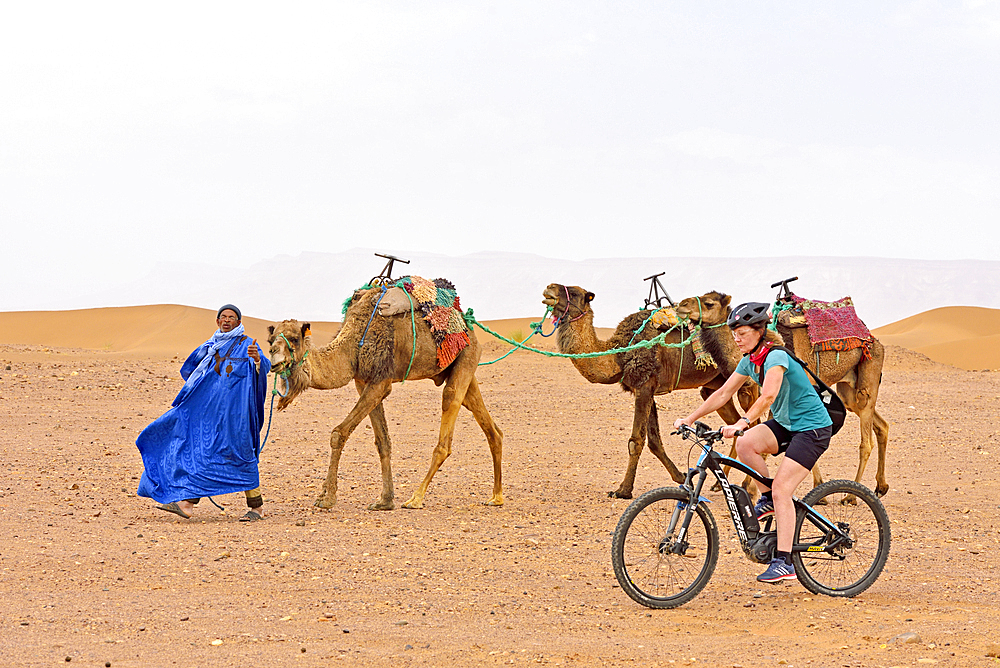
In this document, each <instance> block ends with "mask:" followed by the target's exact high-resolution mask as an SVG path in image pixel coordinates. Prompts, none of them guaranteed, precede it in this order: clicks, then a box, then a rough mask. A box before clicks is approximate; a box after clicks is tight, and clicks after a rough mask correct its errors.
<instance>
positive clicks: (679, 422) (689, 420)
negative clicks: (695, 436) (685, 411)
mask: <svg viewBox="0 0 1000 668" xmlns="http://www.w3.org/2000/svg"><path fill="white" fill-rule="evenodd" d="M681 425H684V426H686V427H692V426H694V420H693V419H692V418H691V416H690V415H689V416H688V417H685V418H678V419H676V420H674V429H680V428H681Z"/></svg>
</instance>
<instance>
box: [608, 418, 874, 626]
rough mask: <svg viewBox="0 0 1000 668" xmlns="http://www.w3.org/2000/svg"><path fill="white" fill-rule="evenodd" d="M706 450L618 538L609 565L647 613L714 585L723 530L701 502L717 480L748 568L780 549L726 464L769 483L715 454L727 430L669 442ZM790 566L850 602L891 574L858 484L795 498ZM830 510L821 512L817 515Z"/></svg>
mask: <svg viewBox="0 0 1000 668" xmlns="http://www.w3.org/2000/svg"><path fill="white" fill-rule="evenodd" d="M676 434H680V436H681V437H682V438H685V439H690V440H693V441H694V444H693V445H692V446H691V447H692V450H693V449H694V448H695V447H699V448H700V449H701V454H700V456H699V458H698V462H697V464H696V465H695V466H694V467H693V468H690V469H688V473H687V477H686V479H685V481H684V484H683V485H681V486H680V487H661V488H659V489H654V490H651V491H649V492H646V493H645V494H643V495H642V496H640V497H639V498H637V499H636V500H635V501H633V502H632V503H631V504H630V505H629V507H628V508H626V509H625V512H624V513H623V514H622V517H621V519H620V520H619V521H618V526H617V528H616V529H615V533H614V538H613V539H612V541H611V563H612V566H613V567H614V573H615V577H616V578H617V579H618V583H619V584H620V585H621V588H622V590H623V591H624V592H625V593H626V594H628V595H629V596H630V597H631V598H632V599H633V600H634V601H636V602H637V603H640V604H642V605H644V606H646V607H649V608H676V607H677V606H680V605H683V604H685V603H687V602H688V601H690V600H691V599H693V598H694V597H695V596H697V595H698V593H699V592H701V590H702V589H704V587H705V585H707V584H708V581H709V579H710V578H711V577H712V573H713V572H714V571H715V566H716V563H717V562H718V559H719V528H718V526H717V525H716V523H715V518H714V517H713V515H712V512H711V511H710V510H709V508H708V504H709V503H711V501H710V500H709V499H707V498H705V497H704V496H702V495H701V492H702V489H703V488H704V486H705V481H706V479H707V478H708V473H709V471H711V472H712V473H713V474H714V475H715V477H716V479H717V480H718V481H719V484H720V486H721V487H722V493H723V496H724V497H725V502H726V510H727V511H728V512H729V516H730V517H731V518H732V520H733V526H734V527H735V529H736V535H737V536H739V540H740V546H741V547H742V548H743V552H744V554H745V555H746V556H747V558H749V559H750V560H751V561H755V562H757V563H760V564H766V563H770V561H771V559H773V558H774V556H775V552H776V550H777V544H778V536H777V531H776V528H772V527H773V522H774V518H773V516H772V517H766V518H765V519H764V520H763V524H762V523H761V522H760V521H759V520H758V519H757V515H756V513H755V512H754V505H753V503H751V501H750V495H749V493H748V492H747V491H746V490H745V489H744V488H743V487H740V486H738V485H732V484H730V482H729V479H728V478H727V477H726V474H725V472H724V471H723V469H722V467H723V465H728V466H731V467H732V468H733V469H737V470H739V471H741V472H743V473H745V474H747V475H749V476H750V477H751V478H753V479H754V480H756V481H757V482H759V483H762V484H764V485H767V486H768V487H770V486H771V483H772V482H773V479H771V478H766V477H764V476H762V475H760V474H759V473H757V472H756V471H754V470H753V469H752V468H750V467H749V466H747V465H746V464H744V463H743V462H740V461H738V460H735V459H731V458H729V457H725V456H723V455H721V454H719V453H718V452H716V451H715V450H714V447H713V446H714V445H715V443H717V442H719V441H721V440H722V439H723V437H722V432H721V430H715V431H713V430H712V429H711V428H710V427H709V426H708V425H706V424H703V423H701V422H696V423H695V426H694V428H692V427H688V426H687V425H684V426H682V427H681V428H680V429H679V430H677V431H675V432H673V433H672V434H671V435H676ZM794 503H795V534H794V536H793V539H792V543H793V544H792V563H793V564H794V565H795V573H796V575H797V577H798V580H799V582H801V583H802V585H803V586H804V587H805V588H806V589H808V590H809V591H811V592H813V593H814V594H824V595H827V596H841V597H852V596H857V595H858V594H860V593H861V592H863V591H865V590H866V589H868V588H869V587H870V586H871V585H872V584H873V583H874V582H875V580H876V579H878V576H879V575H880V574H881V573H882V569H883V568H884V567H885V562H886V559H888V558H889V544H890V541H891V537H890V530H889V516H888V514H887V513H886V511H885V507H884V506H883V505H882V502H881V501H879V499H878V497H877V496H875V494H874V493H873V492H872V491H871V490H870V489H868V488H867V487H865V486H864V485H861V484H858V483H856V482H854V481H853V480H830V481H828V482H825V483H823V484H821V485H819V486H817V487H815V488H813V489H812V491H810V492H809V493H808V494H806V495H805V496H804V497H803V498H802V499H799V498H798V497H794ZM817 505H823V512H822V513H821V512H819V511H818V510H817V509H816V508H815V506H817Z"/></svg>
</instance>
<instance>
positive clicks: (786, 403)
mask: <svg viewBox="0 0 1000 668" xmlns="http://www.w3.org/2000/svg"><path fill="white" fill-rule="evenodd" d="M776 366H780V367H781V368H783V369H784V370H785V375H784V376H783V377H782V379H781V388H780V389H779V390H778V396H777V397H776V398H775V400H774V403H773V404H771V412H772V413H773V414H774V419H775V420H777V421H778V424H780V425H781V426H782V427H784V428H785V429H787V430H788V431H808V430H810V429H819V428H821V427H829V426H830V425H832V424H833V421H832V420H831V419H830V414H829V413H827V411H826V406H824V405H823V402H822V401H820V399H819V395H818V394H816V390H815V388H813V384H812V383H810V382H809V376H808V375H807V374H806V370H805V369H803V368H802V365H801V364H799V363H798V362H795V361H794V360H792V358H791V357H789V356H788V353H786V352H785V351H784V350H772V351H771V352H770V353H768V355H767V359H765V360H764V376H765V377H766V376H767V372H768V371H769V370H770V369H773V368H774V367H776ZM736 373H738V374H740V375H743V376H750V378H752V379H753V380H754V382H755V383H757V384H758V385H763V382H762V381H761V379H759V378H758V377H757V373H756V372H755V370H754V365H753V364H752V363H751V362H750V356H749V355H746V356H745V357H744V358H743V359H741V360H740V363H739V364H738V365H737V366H736Z"/></svg>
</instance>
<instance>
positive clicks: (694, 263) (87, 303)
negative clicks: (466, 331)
mask: <svg viewBox="0 0 1000 668" xmlns="http://www.w3.org/2000/svg"><path fill="white" fill-rule="evenodd" d="M376 251H379V252H387V253H392V254H394V255H397V256H402V257H404V258H406V259H408V260H410V264H409V265H405V264H401V263H396V266H395V269H394V271H393V275H394V276H395V277H398V276H402V275H406V274H415V275H418V276H424V277H426V278H437V277H444V278H448V279H449V280H451V281H452V282H454V283H455V285H456V287H457V288H458V293H459V295H460V298H461V303H462V306H463V308H469V307H471V308H473V309H474V310H475V314H476V317H478V318H480V319H489V320H496V319H501V318H522V317H537V316H539V315H541V314H542V313H543V311H544V306H543V305H542V303H541V295H542V290H544V289H545V287H546V286H547V285H548V284H549V283H563V284H568V285H580V286H582V287H584V288H586V289H588V290H590V291H592V292H594V293H595V294H596V295H597V297H596V299H595V300H594V302H593V308H594V312H595V324H596V325H598V326H601V327H613V326H615V325H616V324H617V323H618V321H619V320H621V318H622V317H624V316H625V315H626V314H628V313H632V312H634V311H636V310H638V309H640V308H642V306H643V302H644V300H645V298H646V295H647V293H648V291H649V283H647V282H643V280H642V279H643V278H644V277H646V276H650V275H652V274H657V273H659V272H661V271H662V272H665V273H664V275H663V276H661V277H660V281H661V282H662V283H663V285H664V286H665V287H666V289H667V291H668V292H669V294H670V296H671V297H673V298H674V299H675V300H679V299H681V298H684V297H689V296H692V295H699V294H704V293H705V292H708V291H710V290H721V291H723V292H727V293H729V294H731V295H733V299H734V302H742V301H771V300H772V299H773V297H774V294H775V290H772V289H771V288H769V287H768V286H769V285H770V284H771V283H773V282H775V281H778V280H781V279H784V278H788V277H791V276H798V277H799V280H798V281H797V282H795V283H792V284H791V287H792V288H793V289H794V291H795V292H796V293H797V294H799V295H801V296H803V297H808V298H811V299H819V300H824V301H826V300H834V299H839V298H841V297H843V296H845V295H851V296H852V297H853V298H854V303H855V306H856V308H857V311H858V314H859V315H860V316H861V318H862V319H863V320H864V321H865V322H866V323H867V324H868V326H869V327H870V328H875V327H880V326H882V325H885V324H888V323H891V322H895V321H897V320H901V319H903V318H906V317H908V316H911V315H914V314H917V313H921V312H924V311H927V310H930V309H933V308H938V307H943V306H958V305H961V306H982V307H988V308H1000V294H998V291H997V290H996V287H997V286H998V285H1000V262H989V261H933V260H901V259H888V258H852V257H774V258H696V257H645V258H596V259H588V260H579V261H574V260H562V259H553V258H546V257H543V256H540V255H531V254H524V253H500V252H480V253H473V254H470V255H462V256H448V255H439V254H433V253H418V252H407V251H405V250H394V249H366V248H358V249H352V250H349V251H345V252H341V253H315V252H304V253H302V254H300V255H298V256H296V257H291V256H288V255H279V256H276V257H273V258H271V259H268V260H264V261H261V262H257V263H255V264H253V265H252V266H250V267H247V268H244V269H226V270H224V271H220V270H218V269H216V268H214V267H211V266H209V265H197V264H195V265H192V264H180V263H177V264H157V265H154V266H153V267H151V269H150V272H149V274H148V275H147V276H145V277H144V278H140V279H138V280H135V281H132V282H130V283H128V284H122V285H121V286H118V287H116V288H114V289H111V290H107V291H104V292H101V293H98V294H92V295H88V296H86V297H79V298H68V299H65V300H61V301H59V302H57V303H51V304H44V305H37V306H33V307H32V308H35V309H37V308H46V309H69V308H94V307H101V306H131V305H146V304H157V303H173V304H187V305H191V306H198V307H203V308H211V309H214V308H216V307H217V306H218V305H220V304H222V303H226V302H232V303H235V304H238V305H239V306H240V308H241V309H242V310H243V312H244V313H246V314H248V315H252V316H254V317H257V318H263V319H266V320H282V319H285V318H292V317H294V318H298V319H300V320H304V319H309V320H323V321H339V320H340V318H341V311H340V310H341V304H342V303H343V300H344V299H345V298H346V297H347V296H348V295H350V294H351V292H352V291H353V290H354V288H356V287H358V286H359V285H362V284H364V283H365V282H367V281H368V280H369V279H370V278H372V277H373V276H375V275H377V274H378V273H379V271H380V270H381V269H382V267H383V265H384V264H385V260H383V259H382V258H378V257H375V256H374V255H373V253H375V252H376Z"/></svg>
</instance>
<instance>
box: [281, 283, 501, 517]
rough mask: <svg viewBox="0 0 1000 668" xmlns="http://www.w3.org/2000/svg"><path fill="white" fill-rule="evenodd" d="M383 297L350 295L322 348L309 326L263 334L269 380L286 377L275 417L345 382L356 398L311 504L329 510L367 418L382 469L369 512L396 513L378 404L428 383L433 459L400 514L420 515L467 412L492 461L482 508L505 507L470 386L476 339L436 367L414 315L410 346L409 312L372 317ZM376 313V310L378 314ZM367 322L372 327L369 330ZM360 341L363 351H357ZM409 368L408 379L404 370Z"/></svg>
mask: <svg viewBox="0 0 1000 668" xmlns="http://www.w3.org/2000/svg"><path fill="white" fill-rule="evenodd" d="M380 294H381V290H379V289H378V288H371V289H368V290H358V291H356V292H355V293H354V296H353V297H352V299H351V302H350V305H349V307H348V309H347V312H346V314H345V316H344V324H343V326H342V327H341V329H340V332H339V333H338V334H337V337H336V338H335V339H334V340H333V341H332V342H331V343H330V344H329V345H327V346H326V347H325V348H322V349H318V350H317V349H315V348H312V346H311V344H310V340H309V323H299V322H298V321H297V320H285V321H284V322H282V323H280V324H279V325H277V326H272V327H269V328H268V329H269V331H270V333H271V334H270V337H269V338H268V342H269V343H270V344H271V353H270V354H271V364H272V369H273V370H274V371H275V373H282V372H286V373H288V374H289V375H288V378H287V392H288V393H287V395H286V396H285V397H283V398H282V399H281V400H280V401H279V402H278V410H282V409H284V408H286V407H287V406H288V405H289V404H290V403H291V402H292V400H294V399H295V397H297V396H298V395H299V394H301V393H302V392H303V391H305V390H306V389H307V388H310V387H313V388H316V389H320V390H328V389H335V388H339V387H343V386H344V385H346V384H347V383H348V382H350V381H351V380H353V381H354V385H355V387H356V388H357V390H358V393H359V394H360V395H361V396H360V398H359V399H358V402H357V404H355V406H354V408H353V409H352V410H351V412H350V413H348V414H347V417H346V418H345V419H344V421H343V422H341V423H340V424H339V425H337V426H336V427H335V428H334V429H333V432H332V433H331V434H330V468H329V470H328V472H327V476H326V482H325V483H324V485H323V492H322V494H321V495H320V497H319V498H318V499H317V500H316V504H315V505H317V506H319V507H320V508H330V507H331V506H333V505H334V504H335V503H336V502H337V469H338V466H339V463H340V455H341V452H342V451H343V449H344V445H345V444H346V443H347V439H348V438H349V437H350V435H351V432H353V431H354V429H355V428H356V427H357V426H358V425H359V424H360V423H361V421H362V420H364V419H365V417H368V418H369V420H370V421H371V425H372V430H373V431H374V432H375V447H376V449H377V450H378V455H379V460H380V462H381V468H382V494H381V496H380V497H379V499H378V501H376V502H375V503H373V504H371V505H370V506H369V507H368V508H369V509H370V510H392V509H393V508H394V507H395V504H394V493H393V487H392V468H391V465H390V455H391V452H392V447H391V445H390V442H389V428H388V426H387V424H386V419H385V411H384V409H383V406H382V402H383V401H384V400H385V398H386V397H387V396H389V393H390V392H391V391H392V384H393V383H398V382H400V381H402V380H422V379H426V378H429V379H431V380H433V381H434V384H435V385H441V384H444V390H443V392H442V397H441V429H440V432H439V435H438V443H437V446H436V447H435V448H434V452H433V454H432V455H431V465H430V470H428V471H427V475H426V476H424V479H423V481H422V482H421V483H420V486H419V487H418V488H417V491H416V492H414V494H413V496H412V497H411V498H410V500H409V501H407V502H406V503H404V504H403V507H404V508H422V507H423V500H424V495H425V494H426V493H427V487H428V486H429V485H430V482H431V478H433V477H434V474H435V473H436V472H437V470H438V468H440V467H441V464H443V463H444V460H445V459H447V458H448V455H449V454H451V442H452V435H453V434H454V431H455V420H456V419H457V418H458V412H459V409H460V408H461V407H462V406H464V407H465V408H467V409H469V411H471V412H472V414H473V415H474V416H475V418H476V422H477V423H479V426H480V428H481V429H482V430H483V433H485V434H486V441H487V442H488V443H489V447H490V454H491V455H492V457H493V496H491V497H490V499H489V501H487V502H486V505H490V506H502V505H503V487H502V484H501V471H500V457H501V450H502V447H503V432H501V431H500V428H499V427H498V426H497V425H496V424H495V423H494V422H493V418H492V417H491V416H490V414H489V411H487V409H486V404H484V403H483V397H482V395H481V394H480V392H479V384H478V382H477V381H476V366H477V365H478V363H479V358H480V355H481V349H480V346H479V342H478V340H477V339H476V335H475V333H474V332H472V331H471V330H469V332H468V334H469V344H468V346H466V347H465V348H464V349H463V350H462V351H461V352H460V353H458V356H457V357H455V359H454V361H453V362H452V363H451V364H449V365H447V366H446V367H445V368H443V369H442V368H439V367H438V357H437V355H438V353H437V350H436V345H435V342H434V339H433V337H432V335H431V331H430V328H429V327H428V326H427V325H426V324H425V323H424V322H423V319H422V317H421V314H420V311H419V310H418V311H417V313H416V321H415V322H416V346H415V353H414V354H413V357H412V368H410V365H411V352H413V351H414V335H413V333H412V329H411V327H412V324H411V314H410V311H409V308H407V309H406V312H405V313H400V314H396V315H391V316H384V315H380V314H378V313H376V314H375V315H374V317H372V311H373V310H374V308H375V306H376V302H377V300H378V298H379V296H380ZM381 310H382V309H380V311H381ZM369 320H371V322H370V325H369ZM362 340H363V345H359V344H361V342H362ZM408 368H409V375H407V370H408Z"/></svg>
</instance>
